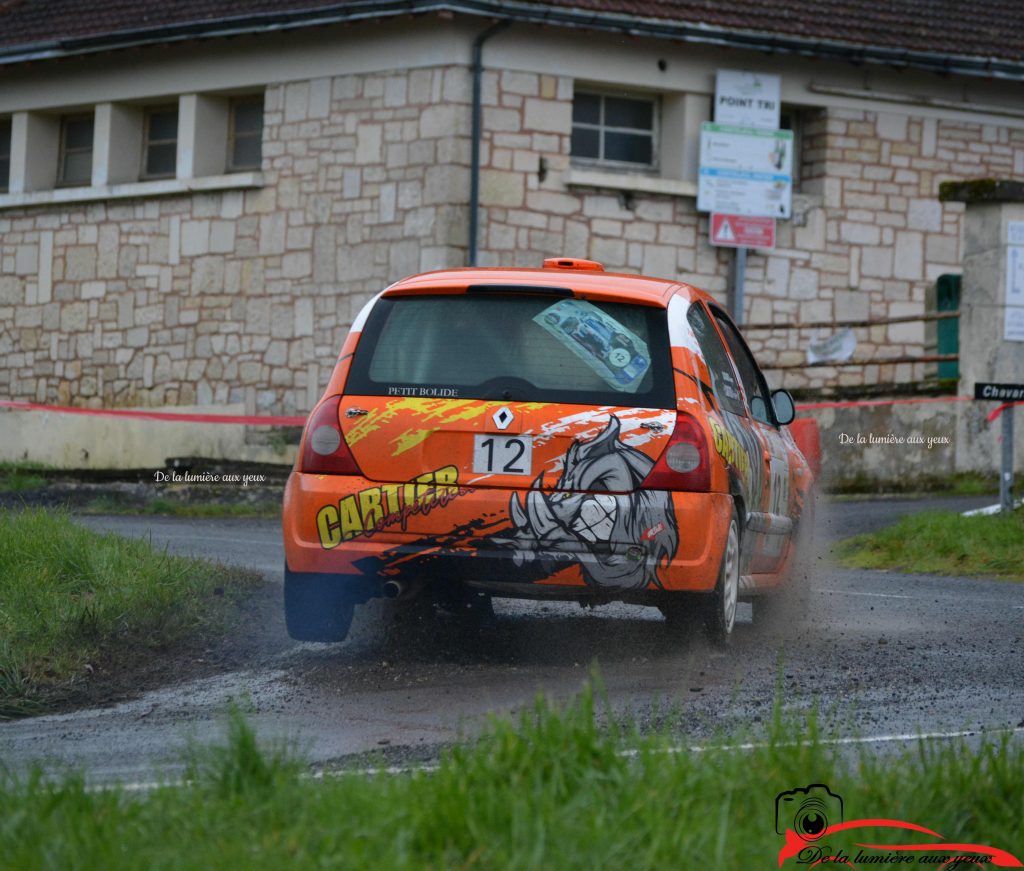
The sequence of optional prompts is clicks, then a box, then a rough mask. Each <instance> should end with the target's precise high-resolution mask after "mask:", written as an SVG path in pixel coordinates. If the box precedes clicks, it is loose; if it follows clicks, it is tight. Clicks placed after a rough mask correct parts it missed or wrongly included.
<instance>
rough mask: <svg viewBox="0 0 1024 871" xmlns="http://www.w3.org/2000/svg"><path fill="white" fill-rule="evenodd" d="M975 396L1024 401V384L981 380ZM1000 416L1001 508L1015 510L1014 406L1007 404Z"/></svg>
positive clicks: (977, 384) (977, 385)
mask: <svg viewBox="0 0 1024 871" xmlns="http://www.w3.org/2000/svg"><path fill="white" fill-rule="evenodd" d="M974 398H975V399H988V400H995V401H997V402H1011V403H1012V402H1024V384H990V383H987V382H981V381H979V382H977V383H976V384H975V385H974ZM1000 417H1002V419H1003V433H1002V436H1003V453H1002V457H1003V460H1002V468H1001V469H1000V472H999V510H1000V511H1004V512H1010V511H1013V406H1012V405H1007V406H1006V408H1004V409H1003V410H1002V413H1001V415H1000Z"/></svg>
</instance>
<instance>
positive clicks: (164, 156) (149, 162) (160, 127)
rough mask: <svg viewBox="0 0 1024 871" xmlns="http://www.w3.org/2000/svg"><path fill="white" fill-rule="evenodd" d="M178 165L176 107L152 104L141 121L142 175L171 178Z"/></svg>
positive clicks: (145, 176) (144, 176)
mask: <svg viewBox="0 0 1024 871" xmlns="http://www.w3.org/2000/svg"><path fill="white" fill-rule="evenodd" d="M177 165H178V107H177V106H176V105H170V106H152V107H150V108H149V109H146V112H145V116H144V121H143V141H142V177H143V178H173V177H174V175H175V173H176V171H177Z"/></svg>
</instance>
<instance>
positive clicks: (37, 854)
mask: <svg viewBox="0 0 1024 871" xmlns="http://www.w3.org/2000/svg"><path fill="white" fill-rule="evenodd" d="M594 698H595V697H594V693H593V692H592V690H590V688H589V687H587V688H585V689H584V691H583V692H582V693H581V695H580V696H579V697H578V698H577V699H576V700H575V701H573V702H572V703H571V704H569V705H568V706H566V707H564V708H559V707H556V706H554V705H551V704H548V703H546V702H544V701H543V700H538V701H537V703H536V704H535V705H534V706H533V707H532V708H530V709H529V710H528V711H526V712H525V713H524V714H523V715H522V716H521V717H520V718H519V719H518V721H512V720H509V719H495V720H493V721H492V722H491V724H490V727H489V728H488V730H487V731H486V733H485V734H484V735H483V737H481V738H480V739H479V740H477V741H474V742H472V743H470V744H467V745H462V746H458V747H455V748H453V749H452V750H450V751H449V752H447V753H445V754H444V756H443V757H442V759H441V761H440V764H439V767H438V769H437V770H436V771H434V772H425V771H415V772H412V773H409V774H402V775H397V776H392V775H386V774H376V775H369V774H363V773H358V772H351V773H343V774H340V775H339V776H337V777H330V776H328V777H324V778H323V779H322V780H320V779H312V778H309V777H307V776H304V774H303V765H302V762H301V759H299V757H297V756H296V755H295V754H294V753H293V752H284V751H282V750H280V749H277V750H267V749H265V748H262V747H261V746H260V744H259V743H258V742H257V740H256V737H255V735H254V733H253V730H252V729H251V727H250V726H248V725H246V722H245V720H244V718H243V717H242V715H241V713H240V712H239V711H238V710H237V709H236V710H233V711H232V712H231V714H230V715H229V719H228V741H227V744H226V746H225V747H222V748H220V749H219V750H214V751H199V754H200V756H199V759H198V761H196V758H195V757H194V756H193V758H192V760H191V761H190V763H189V774H190V777H191V778H192V780H191V781H190V782H189V783H188V784H187V785H186V786H183V787H165V788H161V789H157V790H155V791H152V792H150V793H147V794H143V795H139V794H131V795H129V794H126V793H122V792H120V791H118V790H116V789H115V790H111V791H102V792H97V791H87V790H86V789H85V787H84V785H83V781H82V778H81V777H80V776H70V777H68V778H66V779H64V780H62V781H59V782H57V783H47V782H46V781H45V780H44V779H43V778H42V777H41V776H40V775H39V774H38V773H34V774H30V775H27V776H21V777H17V776H14V775H11V774H8V775H7V776H6V777H5V776H4V775H3V774H2V773H0V820H3V824H2V825H0V855H2V856H4V860H5V861H6V862H9V863H10V866H11V867H17V868H36V867H41V866H46V867H76V868H85V869H89V868H97V869H99V868H104V869H107V868H109V869H120V868H126V869H127V868H140V867H160V868H206V867H211V868H242V867H244V868H253V869H263V868H266V869H276V868H281V867H296V868H307V867H317V868H344V869H363V868H365V869H377V868H388V869H421V868H438V869H440V868H488V869H490V868H501V869H506V868H508V869H523V871H527V869H530V871H532V869H537V868H541V869H548V868H551V869H577V868H579V869H593V868H631V869H663V868H680V869H691V868H693V869H700V868H716V869H718V868H722V869H749V868H771V867H777V857H778V853H779V849H780V848H781V846H782V842H783V838H782V836H780V835H778V834H777V833H776V831H775V826H776V817H775V810H776V803H775V802H776V796H777V794H778V793H780V792H783V791H786V790H791V789H793V788H804V787H807V786H808V785H809V784H814V783H824V784H827V785H828V786H829V788H830V789H831V790H832V791H833V792H834V793H837V794H838V795H840V796H842V798H843V804H844V808H843V810H844V815H845V819H846V820H847V821H849V820H855V819H865V818H885V817H888V818H894V819H901V820H906V821H909V822H913V823H917V824H920V825H923V826H927V827H929V828H931V829H933V830H935V831H937V832H940V833H941V834H942V835H943V836H944V837H945V838H946V839H947V840H948V841H953V842H956V841H959V842H974V843H981V844H989V845H992V846H995V847H1000V848H1003V849H1007V850H1010V851H1011V852H1013V851H1014V850H1017V851H1018V853H1019V851H1020V842H1019V835H1020V820H1021V819H1022V816H1024V745H1022V744H1021V743H1019V742H1018V743H1011V742H1010V741H1009V740H997V741H989V742H988V743H985V744H983V745H982V747H981V748H980V749H977V748H972V747H970V746H968V745H967V744H966V743H963V742H948V743H932V742H920V743H919V744H918V745H917V746H915V747H913V748H912V749H910V750H908V751H906V752H903V753H891V754H886V755H884V756H882V757H878V756H874V755H870V754H869V753H867V752H864V753H861V754H860V755H859V756H856V755H855V756H853V757H851V756H850V754H843V753H841V752H840V751H839V750H838V749H837V747H836V745H834V744H828V743H826V742H825V741H824V740H823V739H822V738H821V736H820V734H819V727H818V724H817V718H816V716H815V714H814V713H813V712H811V713H809V714H803V713H801V714H792V713H789V714H784V713H783V710H782V708H781V706H778V708H777V713H776V716H775V718H774V720H773V722H772V723H771V724H770V726H769V727H768V734H767V735H762V736H761V740H760V741H758V742H756V743H755V746H754V748H753V749H749V750H743V749H737V748H736V746H735V742H733V743H726V744H720V745H712V746H710V747H708V749H707V750H706V751H705V752H700V753H695V752H689V751H686V750H682V751H680V750H678V748H677V747H676V741H677V740H678V739H673V738H672V737H671V736H670V734H669V733H668V732H667V731H666V732H662V733H659V734H656V735H648V736H641V735H640V734H638V732H637V731H636V730H635V729H634V728H632V727H628V726H615V725H605V722H606V720H608V719H609V718H606V717H602V716H600V715H599V714H598V713H597V712H596V711H595V701H594ZM193 753H195V751H193ZM895 840H896V839H895V838H894V837H893V835H892V834H890V833H887V832H885V831H884V830H878V829H870V830H867V832H865V831H864V830H860V831H853V832H850V833H848V836H846V835H843V836H837V837H836V838H834V839H830V846H832V847H833V848H840V847H842V848H844V849H846V851H847V852H848V853H849V852H850V851H851V850H853V851H855V850H856V847H855V844H856V843H864V842H869V843H891V842H893V841H895ZM908 840H921V836H920V835H917V834H914V835H913V836H912V839H907V838H903V842H904V843H906V842H907V841H908ZM785 867H806V863H805V864H804V865H803V866H798V865H796V864H795V863H794V862H793V861H792V860H791V861H790V862H789V863H788V864H787V865H786V866H785ZM929 867H934V866H929Z"/></svg>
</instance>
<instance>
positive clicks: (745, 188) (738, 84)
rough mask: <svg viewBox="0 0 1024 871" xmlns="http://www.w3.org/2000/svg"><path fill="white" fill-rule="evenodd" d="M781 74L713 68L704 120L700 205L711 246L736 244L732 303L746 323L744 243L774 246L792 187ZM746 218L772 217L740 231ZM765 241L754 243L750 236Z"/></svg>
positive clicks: (737, 316) (790, 142) (790, 137)
mask: <svg viewBox="0 0 1024 871" xmlns="http://www.w3.org/2000/svg"><path fill="white" fill-rule="evenodd" d="M781 82H782V80H781V78H780V77H779V76H776V75H768V74H765V73H753V72H744V71H739V70H718V72H717V74H716V75H715V110H714V117H715V122H716V123H714V124H711V123H705V124H702V125H701V135H700V172H699V175H698V185H697V210H698V211H701V212H711V220H710V222H709V224H710V233H709V236H710V241H711V244H712V245H726V246H729V247H731V248H733V252H734V256H733V262H732V269H731V270H730V272H731V275H730V280H729V288H730V296H731V298H730V306H729V308H730V310H731V312H732V316H733V320H735V321H736V323H738V324H742V323H743V285H744V278H745V273H746V265H747V247H748V245H750V246H751V247H773V246H774V242H775V219H776V218H788V217H789V215H790V209H791V200H792V188H793V182H792V180H793V172H792V166H793V133H792V131H791V130H779V129H778V128H779V117H780V108H781V105H782V101H781V89H782V86H781ZM743 218H747V219H750V218H761V219H767V220H770V221H771V230H770V233H768V232H767V231H766V230H765V229H764V228H763V226H760V227H756V226H755V225H748V227H749V229H750V230H751V231H752V232H753V233H754V236H753V237H742V236H741V235H740V233H739V232H738V231H737V227H740V226H742V224H741V223H740V222H741V221H742V219H743ZM769 236H770V239H771V242H770V244H767V245H764V244H751V243H752V242H753V241H754V240H755V239H756V240H757V241H758V242H762V243H763V242H765V241H766V239H767V238H768V237H769Z"/></svg>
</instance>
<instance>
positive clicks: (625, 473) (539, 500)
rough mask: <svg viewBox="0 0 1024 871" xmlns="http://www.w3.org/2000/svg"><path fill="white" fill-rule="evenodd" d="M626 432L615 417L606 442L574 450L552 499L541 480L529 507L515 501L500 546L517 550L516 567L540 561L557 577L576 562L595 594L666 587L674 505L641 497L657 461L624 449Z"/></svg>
mask: <svg viewBox="0 0 1024 871" xmlns="http://www.w3.org/2000/svg"><path fill="white" fill-rule="evenodd" d="M620 430H621V424H620V423H619V420H618V418H617V417H615V415H611V419H610V420H609V421H608V425H607V426H606V427H605V428H604V430H602V431H601V433H600V434H599V435H597V436H596V437H594V438H593V439H591V440H590V441H577V442H575V443H574V444H573V445H572V447H571V448H569V450H568V452H567V453H566V455H565V458H564V468H563V471H562V475H561V477H560V478H559V479H558V483H557V485H556V489H555V491H554V492H553V493H550V494H546V493H544V492H543V490H542V488H541V485H542V480H543V475H540V476H538V477H537V479H536V480H535V481H534V482H533V485H532V486H531V488H530V490H529V492H528V493H527V496H526V505H525V507H524V506H523V505H522V503H520V501H519V496H518V494H515V493H514V494H513V495H512V498H511V500H510V502H509V516H510V517H511V519H512V523H513V529H512V532H511V535H508V536H507V537H496V538H494V539H493V543H494V544H496V545H499V546H502V547H510V548H514V549H515V554H514V556H513V562H514V563H515V565H517V566H524V565H526V564H528V563H531V562H533V561H535V560H536V561H538V562H539V563H540V565H541V567H542V568H543V569H544V570H545V571H546V573H547V574H551V573H552V572H555V571H558V570H559V569H562V568H565V566H566V565H567V564H569V563H573V562H575V563H578V564H579V566H580V568H581V569H582V571H583V577H584V579H585V580H586V582H587V583H588V584H589V585H591V586H594V587H605V588H608V589H615V590H642V589H644V588H645V587H646V586H647V585H648V584H649V583H653V584H655V585H657V586H659V587H660V586H661V582H660V581H659V579H658V567H659V566H660V565H662V564H663V563H668V562H669V561H671V559H672V557H673V556H674V555H675V552H676V546H677V545H678V543H679V531H678V528H677V526H676V518H675V513H674V512H673V510H672V500H671V497H670V496H669V494H668V493H665V492H664V491H660V490H642V489H639V487H640V484H641V483H642V482H643V480H644V478H645V477H646V476H647V473H648V472H650V470H651V468H652V467H653V466H654V461H653V460H651V458H650V457H648V456H647V455H646V454H644V453H642V452H641V451H638V450H636V449H634V448H631V447H629V446H628V445H625V444H623V443H622V442H621V441H619V431H620ZM609 491H611V492H609Z"/></svg>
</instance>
